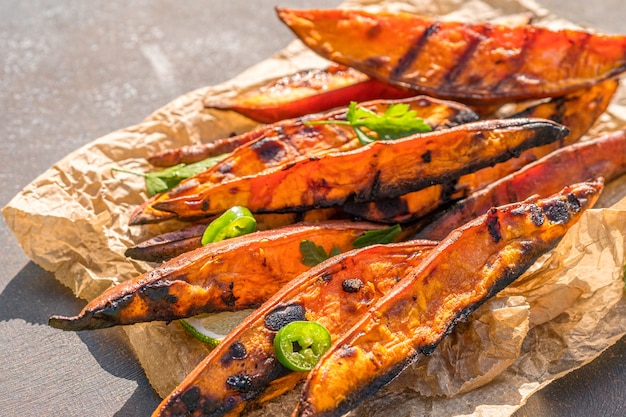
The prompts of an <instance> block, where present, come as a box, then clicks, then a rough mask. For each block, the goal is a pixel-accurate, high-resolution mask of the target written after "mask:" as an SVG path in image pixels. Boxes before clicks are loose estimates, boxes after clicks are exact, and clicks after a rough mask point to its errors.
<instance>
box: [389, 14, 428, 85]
mask: <svg viewBox="0 0 626 417" xmlns="http://www.w3.org/2000/svg"><path fill="white" fill-rule="evenodd" d="M438 30H439V23H437V22H435V23H433V24H432V25H430V26H429V27H427V28H426V29H425V30H424V32H423V33H422V35H421V36H420V37H419V38H418V39H417V41H416V42H415V43H413V45H412V46H411V47H410V48H409V49H408V50H407V51H406V53H405V54H404V56H402V58H400V60H399V61H398V64H397V65H396V66H395V68H393V69H392V70H391V72H390V74H389V76H390V78H391V79H392V80H393V79H397V78H400V77H401V76H402V75H403V74H404V73H405V72H406V71H407V70H408V69H409V68H411V66H412V65H413V63H414V62H415V60H416V59H417V57H418V56H419V54H420V52H421V50H422V48H424V45H426V43H427V42H428V38H430V37H431V36H432V35H433V34H435V33H436V32H437V31H438Z"/></svg>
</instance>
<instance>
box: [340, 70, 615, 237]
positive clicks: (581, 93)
mask: <svg viewBox="0 0 626 417" xmlns="http://www.w3.org/2000/svg"><path fill="white" fill-rule="evenodd" d="M618 84H619V83H618V81H617V80H612V79H611V80H607V81H604V82H601V83H599V84H597V85H594V86H592V87H589V88H585V89H581V90H577V91H574V92H573V93H570V94H567V95H565V96H561V97H556V98H554V99H551V100H549V101H548V102H541V103H538V104H535V105H532V106H530V107H528V108H526V109H524V110H522V111H520V112H517V113H515V114H514V115H513V116H510V117H513V118H518V117H538V118H543V119H548V120H552V121H555V122H557V123H559V124H562V125H564V126H565V127H567V129H568V130H569V134H568V135H567V136H565V137H564V138H563V139H562V140H559V141H556V142H552V143H549V144H547V145H543V146H538V147H535V148H531V149H527V150H526V151H524V152H522V153H521V154H520V155H519V156H518V157H516V158H511V159H509V160H507V161H504V162H502V163H499V164H496V165H494V166H492V167H486V168H483V169H480V170H478V171H476V172H472V173H470V174H466V175H463V176H462V177H460V178H458V179H456V180H454V181H452V182H450V183H448V184H441V185H434V186H432V187H428V188H425V189H423V190H420V191H416V192H413V193H409V194H406V195H404V196H400V197H397V198H394V199H383V200H378V201H374V202H371V203H357V204H346V205H344V206H343V210H344V211H345V212H346V213H348V214H351V215H354V216H357V217H359V218H362V219H366V220H369V221H374V222H382V223H408V222H412V221H415V220H417V219H420V218H422V217H424V216H426V215H429V214H430V213H432V212H434V211H435V210H437V209H438V208H440V207H445V206H447V205H449V204H450V203H453V202H454V201H458V200H459V199H462V198H465V197H467V196H469V195H470V194H472V193H474V192H476V191H477V190H480V189H482V188H484V187H486V186H489V185H490V184H492V183H493V182H495V181H497V180H499V179H501V178H502V177H504V176H507V175H509V174H511V173H513V172H515V171H517V170H519V169H521V168H522V167H524V166H525V165H527V164H529V163H532V162H534V161H536V160H538V159H540V158H541V157H544V156H546V155H548V154H549V153H550V152H553V151H556V150H557V149H559V148H561V147H564V146H567V145H570V144H573V143H575V142H577V141H578V140H579V139H580V138H581V137H582V136H583V135H584V134H586V133H587V132H588V131H589V129H590V128H591V127H592V126H593V124H594V123H595V122H596V121H597V120H598V118H599V117H600V115H601V114H602V113H604V111H605V110H606V109H607V107H608V105H609V103H610V102H611V99H612V98H613V96H614V94H615V91H616V89H617V86H618ZM592 177H593V175H590V176H588V177H584V178H579V177H576V178H578V179H577V180H573V181H574V182H576V181H584V180H586V179H588V178H592ZM570 182H571V181H570ZM567 183H568V182H564V183H562V184H561V185H560V186H559V188H557V189H553V190H552V192H550V193H549V194H551V193H553V192H557V191H558V190H559V189H561V188H562V187H563V186H565V184H567ZM549 194H545V195H549ZM526 197H527V196H526ZM520 199H521V198H520ZM516 201H517V200H516ZM508 202H513V201H511V200H509V201H507V203H508ZM503 203H504V202H503ZM496 205H498V204H496ZM487 208H488V207H487ZM480 214H482V213H480ZM466 220H469V219H466ZM458 225H459V226H460V224H458ZM448 231H449V230H448ZM440 236H441V235H440Z"/></svg>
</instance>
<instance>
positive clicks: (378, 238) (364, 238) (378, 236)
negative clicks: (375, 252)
mask: <svg viewBox="0 0 626 417" xmlns="http://www.w3.org/2000/svg"><path fill="white" fill-rule="evenodd" d="M401 231H402V228H401V227H400V225H399V224H396V225H394V226H391V227H388V228H386V229H380V230H368V231H367V232H365V233H363V234H362V235H361V236H359V237H358V238H356V239H355V240H354V243H353V245H354V247H355V248H364V247H366V246H370V245H375V244H387V243H391V242H393V240H394V239H395V237H396V236H398V233H400V232H401Z"/></svg>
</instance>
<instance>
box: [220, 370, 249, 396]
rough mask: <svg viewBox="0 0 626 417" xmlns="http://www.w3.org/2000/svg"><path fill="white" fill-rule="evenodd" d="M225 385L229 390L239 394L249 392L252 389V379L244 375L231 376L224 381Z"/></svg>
mask: <svg viewBox="0 0 626 417" xmlns="http://www.w3.org/2000/svg"><path fill="white" fill-rule="evenodd" d="M226 385H228V387H229V388H230V389H233V390H236V391H240V392H247V391H251V390H252V388H253V387H252V377H250V376H249V375H244V374H240V375H232V376H229V377H228V378H227V379H226Z"/></svg>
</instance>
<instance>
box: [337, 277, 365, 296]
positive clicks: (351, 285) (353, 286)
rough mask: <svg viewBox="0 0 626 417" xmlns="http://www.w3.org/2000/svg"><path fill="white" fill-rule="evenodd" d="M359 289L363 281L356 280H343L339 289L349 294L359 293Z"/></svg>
mask: <svg viewBox="0 0 626 417" xmlns="http://www.w3.org/2000/svg"><path fill="white" fill-rule="evenodd" d="M361 287H363V281H361V280H360V279H358V278H350V279H344V280H343V282H342V283H341V288H342V289H343V290H344V291H345V292H350V293H353V292H359V290H360V289H361Z"/></svg>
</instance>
